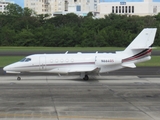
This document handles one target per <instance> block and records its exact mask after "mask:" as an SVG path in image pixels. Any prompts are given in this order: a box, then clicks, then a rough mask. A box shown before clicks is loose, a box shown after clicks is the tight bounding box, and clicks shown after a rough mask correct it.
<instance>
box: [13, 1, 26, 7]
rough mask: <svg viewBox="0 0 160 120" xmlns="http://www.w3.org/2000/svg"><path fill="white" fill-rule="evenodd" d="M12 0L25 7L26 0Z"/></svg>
mask: <svg viewBox="0 0 160 120" xmlns="http://www.w3.org/2000/svg"><path fill="white" fill-rule="evenodd" d="M12 1H14V2H15V3H16V4H18V5H19V6H21V7H22V8H23V7H24V0H12Z"/></svg>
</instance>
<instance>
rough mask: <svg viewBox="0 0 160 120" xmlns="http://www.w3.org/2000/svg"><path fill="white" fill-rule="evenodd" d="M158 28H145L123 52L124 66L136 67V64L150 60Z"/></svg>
mask: <svg viewBox="0 0 160 120" xmlns="http://www.w3.org/2000/svg"><path fill="white" fill-rule="evenodd" d="M156 31H157V28H145V29H143V30H142V31H141V33H140V34H139V35H138V36H137V37H136V38H135V39H134V40H133V41H132V42H131V43H130V45H129V46H128V47H127V48H126V49H125V50H124V51H123V52H122V53H123V59H122V66H124V67H126V66H132V67H135V66H134V63H138V62H144V61H147V60H150V59H151V57H150V54H151V51H152V44H153V42H154V39H155V35H156Z"/></svg>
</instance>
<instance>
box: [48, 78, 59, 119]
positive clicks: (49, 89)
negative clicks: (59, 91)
mask: <svg viewBox="0 0 160 120" xmlns="http://www.w3.org/2000/svg"><path fill="white" fill-rule="evenodd" d="M46 83H47V86H48V91H49V93H50V95H51V99H52V102H53V107H54V110H55V113H56V117H57V120H59V115H58V111H57V109H56V105H55V102H54V98H53V94H52V92H51V88H50V86H49V82H48V78H47V76H46Z"/></svg>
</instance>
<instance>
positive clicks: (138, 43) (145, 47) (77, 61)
mask: <svg viewBox="0 0 160 120" xmlns="http://www.w3.org/2000/svg"><path fill="white" fill-rule="evenodd" d="M156 31H157V29H156V28H145V29H143V30H142V31H141V33H140V34H139V35H138V36H137V37H136V38H135V39H134V40H133V41H132V42H131V43H130V45H129V46H128V47H127V48H126V49H125V50H124V51H119V52H115V53H98V52H96V53H80V52H78V53H71V54H69V53H68V52H66V53H65V54H34V55H30V56H27V57H25V58H24V59H22V60H20V61H19V62H16V63H13V64H10V65H8V66H6V67H4V68H3V70H4V71H6V73H23V72H39V73H41V72H42V73H57V74H69V73H79V74H80V75H81V78H83V79H84V80H88V79H89V77H88V75H91V74H100V73H106V72H110V71H114V70H118V69H122V68H124V67H129V68H135V67H136V66H135V63H139V62H144V61H147V60H150V59H151V56H150V55H151V51H152V48H151V46H152V44H153V42H154V38H155V34H156ZM20 79H21V78H20V77H18V78H17V80H20Z"/></svg>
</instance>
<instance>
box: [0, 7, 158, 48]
mask: <svg viewBox="0 0 160 120" xmlns="http://www.w3.org/2000/svg"><path fill="white" fill-rule="evenodd" d="M6 9H7V11H6V12H3V13H0V46H49V47H108V46H117V47H125V46H127V45H128V44H129V43H130V42H131V41H132V40H133V39H134V38H135V37H136V36H137V35H138V34H139V32H140V31H141V30H142V29H143V28H153V27H154V28H158V31H157V34H156V40H155V43H154V46H160V33H159V30H160V14H158V15H155V16H143V17H140V16H128V15H117V14H109V15H106V16H105V18H99V19H94V18H93V15H92V13H89V14H88V15H87V16H85V17H81V16H77V15H76V14H74V13H69V14H66V15H58V16H56V17H52V18H49V17H48V16H49V15H47V14H46V15H37V14H36V13H35V12H34V11H33V10H31V9H29V8H21V7H20V6H19V5H17V4H9V5H8V6H7V7H6Z"/></svg>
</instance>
